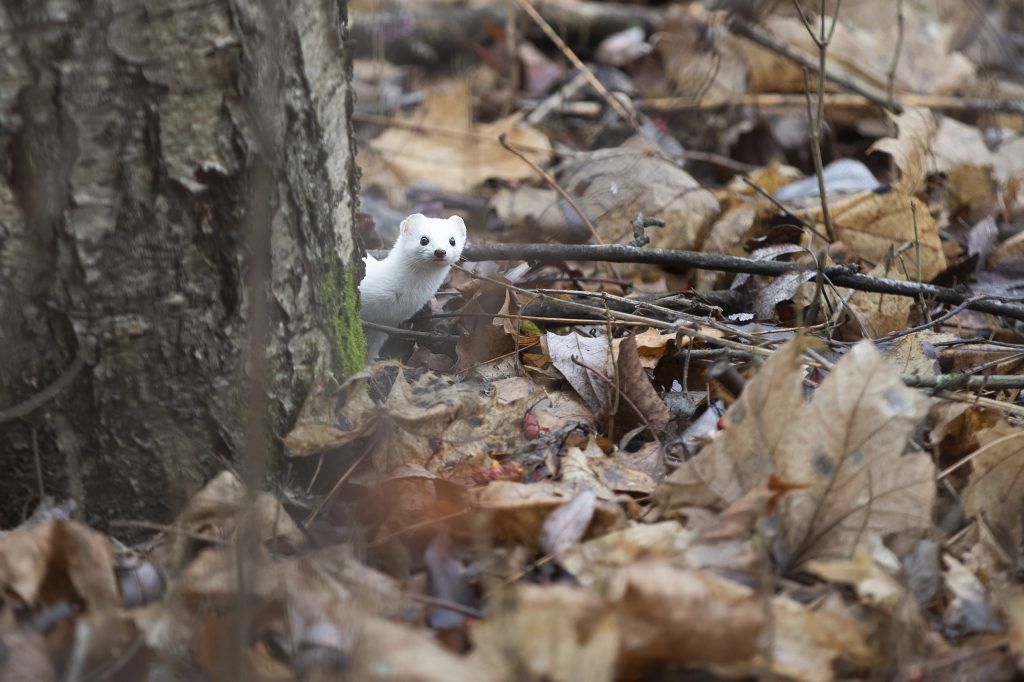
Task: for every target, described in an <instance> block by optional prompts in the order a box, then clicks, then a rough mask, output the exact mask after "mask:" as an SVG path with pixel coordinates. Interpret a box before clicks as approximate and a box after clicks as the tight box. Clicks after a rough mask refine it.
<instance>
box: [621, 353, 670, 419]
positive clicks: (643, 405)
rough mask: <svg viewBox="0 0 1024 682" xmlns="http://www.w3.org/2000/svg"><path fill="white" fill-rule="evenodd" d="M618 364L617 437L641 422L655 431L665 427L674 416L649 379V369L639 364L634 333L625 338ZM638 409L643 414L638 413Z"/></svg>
mask: <svg viewBox="0 0 1024 682" xmlns="http://www.w3.org/2000/svg"><path fill="white" fill-rule="evenodd" d="M616 364H617V366H618V372H617V375H616V376H617V379H618V386H619V390H620V391H621V392H622V398H623V399H622V400H620V401H619V410H618V413H617V414H616V415H615V434H616V436H621V435H622V434H624V433H627V432H628V431H629V430H631V429H632V428H633V427H635V426H638V425H639V424H641V423H643V424H646V425H648V426H650V427H651V428H652V429H653V430H654V432H655V433H657V432H658V431H661V430H662V429H664V428H665V426H666V425H667V424H668V422H669V420H670V419H672V415H671V414H670V413H669V411H668V407H666V406H665V401H664V400H662V399H661V396H659V395H658V392H657V391H656V390H655V388H654V386H653V385H652V384H651V380H650V379H649V378H647V371H646V370H645V369H644V368H643V365H642V364H641V363H640V356H639V354H638V352H637V347H636V339H634V338H633V337H632V336H627V337H625V338H624V339H623V340H622V343H621V344H620V346H619V356H618V358H617V359H616ZM634 408H635V409H634ZM637 410H639V411H640V414H637Z"/></svg>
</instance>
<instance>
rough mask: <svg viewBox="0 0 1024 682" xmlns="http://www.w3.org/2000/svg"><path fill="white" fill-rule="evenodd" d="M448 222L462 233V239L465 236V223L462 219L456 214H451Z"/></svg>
mask: <svg viewBox="0 0 1024 682" xmlns="http://www.w3.org/2000/svg"><path fill="white" fill-rule="evenodd" d="M448 222H449V223H451V224H452V225H454V226H455V229H456V230H458V231H459V234H460V235H462V238H463V239H465V238H466V223H465V222H464V221H463V220H462V218H460V217H459V216H457V215H453V216H452V217H450V218H448Z"/></svg>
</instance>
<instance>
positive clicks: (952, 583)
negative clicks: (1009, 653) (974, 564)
mask: <svg viewBox="0 0 1024 682" xmlns="http://www.w3.org/2000/svg"><path fill="white" fill-rule="evenodd" d="M942 561H943V563H944V564H945V565H946V569H945V570H944V571H943V573H942V579H943V583H944V584H945V587H946V590H948V592H949V597H950V599H949V603H948V604H946V610H945V613H944V614H943V620H944V621H945V624H946V626H947V627H949V628H951V630H952V632H954V633H957V634H975V633H978V632H1001V631H1002V630H1003V624H1002V622H1001V621H1000V619H999V616H998V615H997V614H996V612H995V609H993V608H992V606H991V605H990V604H989V603H988V599H987V594H986V593H987V591H986V589H985V586H984V585H982V583H981V581H980V580H978V577H977V576H976V575H974V573H972V572H971V570H970V569H969V568H967V567H966V566H964V565H963V564H962V563H960V562H959V561H957V560H956V559H954V558H953V557H952V556H950V555H949V554H944V555H943V556H942Z"/></svg>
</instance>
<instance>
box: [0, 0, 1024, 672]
mask: <svg viewBox="0 0 1024 682" xmlns="http://www.w3.org/2000/svg"><path fill="white" fill-rule="evenodd" d="M385 4H387V5H388V9H387V11H386V12H384V13H377V14H375V13H374V11H376V10H378V9H380V8H378V7H377V3H364V2H352V3H350V18H351V20H352V22H353V31H354V32H355V33H357V34H360V33H359V32H360V31H363V30H364V29H365V28H366V27H367V26H370V27H371V31H372V33H373V35H378V36H383V37H382V38H381V39H382V40H391V38H389V37H388V36H390V33H389V32H392V31H395V30H399V29H398V28H396V27H399V26H400V27H404V28H401V29H400V31H406V32H407V33H402V35H403V36H405V37H404V38H403V39H402V41H401V42H402V43H403V44H405V45H408V46H411V48H412V49H411V50H410V51H409V53H408V55H407V59H406V61H405V62H402V63H398V62H397V61H396V63H387V62H385V61H383V60H382V58H381V56H382V55H385V54H389V52H388V51H387V50H386V49H384V48H386V47H388V46H387V45H383V46H378V47H380V48H381V50H380V51H374V50H373V49H370V47H368V46H367V45H364V44H361V43H359V41H356V45H355V46H354V47H353V49H354V50H355V51H356V56H355V65H354V70H353V73H354V78H355V80H356V83H355V89H356V90H357V92H359V93H360V99H359V101H358V102H357V103H356V110H355V120H356V135H357V141H358V146H359V149H360V152H359V165H360V167H361V170H362V182H361V184H362V191H363V197H362V201H361V210H363V211H365V216H364V217H363V218H364V221H363V222H362V223H361V224H362V225H365V226H373V228H375V229H369V227H368V229H367V230H366V231H365V232H364V233H363V234H361V235H360V237H361V238H362V239H363V240H364V242H365V243H366V244H367V245H369V246H371V247H372V246H385V247H386V246H387V245H388V240H389V239H391V238H393V236H394V225H393V224H392V223H394V218H395V216H402V215H406V214H408V213H412V212H423V213H426V214H429V215H448V214H451V213H458V214H460V215H462V216H463V217H464V218H465V219H466V222H467V224H469V225H471V229H470V252H469V254H468V255H469V256H470V258H469V259H468V262H466V263H464V264H463V265H462V266H461V268H460V269H457V270H455V271H454V272H453V274H452V278H451V282H450V287H447V288H445V289H443V290H442V291H441V292H439V295H438V297H437V298H436V300H435V301H434V302H433V303H432V304H431V305H430V306H429V308H428V309H425V310H424V311H422V313H421V314H420V315H419V316H417V318H415V319H414V320H413V322H412V325H411V326H413V327H414V328H415V329H416V330H417V331H418V332H419V335H417V336H416V337H415V340H413V341H412V342H410V341H408V340H404V339H394V340H393V341H392V342H391V343H389V346H388V347H387V348H386V352H385V355H386V356H387V357H388V358H390V359H386V360H382V361H380V362H377V363H375V364H373V365H371V366H369V367H367V368H365V369H364V370H363V371H361V372H359V373H357V374H355V375H353V376H351V377H348V378H347V379H346V380H345V381H343V382H341V383H339V382H338V381H337V380H336V378H334V377H329V376H318V377H316V379H315V381H314V382H313V384H312V386H311V388H310V391H309V394H308V396H307V398H306V400H305V403H304V405H303V407H302V410H301V412H300V413H299V415H298V416H297V418H296V420H295V423H294V424H292V425H290V428H288V429H287V430H286V431H285V432H281V433H278V434H277V441H278V445H279V447H280V450H281V453H282V455H281V456H282V461H281V468H280V472H278V474H277V475H276V476H275V486H274V487H273V488H271V489H270V490H269V491H268V492H259V491H250V490H247V488H246V486H245V485H244V484H243V483H242V480H241V479H240V478H239V476H238V475H237V474H236V473H233V472H230V471H223V472H220V473H219V474H217V475H215V476H213V477H212V478H210V479H209V480H208V482H207V484H206V485H205V486H204V487H203V488H202V489H200V490H198V491H196V492H195V494H194V495H193V496H192V498H191V499H190V500H189V501H188V502H187V504H186V505H185V506H184V507H183V508H182V510H181V512H180V513H179V514H178V516H177V518H176V519H174V520H173V521H171V522H169V523H156V522H154V521H153V520H135V521H133V522H129V523H126V524H124V525H120V526H114V527H111V528H108V529H104V530H102V531H101V530H98V529H93V528H90V527H89V526H87V525H85V524H84V523H81V522H79V521H74V520H71V519H70V518H69V517H68V515H67V514H66V513H64V512H63V511H61V509H62V508H61V507H60V506H56V505H51V506H48V505H43V506H41V507H40V509H39V511H38V512H37V513H36V514H35V515H33V516H32V517H31V518H29V519H26V521H25V522H24V523H23V524H21V525H20V526H19V527H17V528H14V529H11V530H9V531H6V532H4V533H3V534H2V535H0V589H2V591H0V594H2V595H3V596H2V597H0V679H40V680H46V679H105V678H112V679H143V678H148V677H154V678H156V677H161V678H162V677H175V678H180V679H196V678H200V679H210V680H221V679H224V680H227V679H239V678H240V677H253V678H254V679H268V680H269V679H274V680H290V679H296V680H298V679H335V678H337V679H359V680H363V679H365V680H422V681H424V682H429V681H432V680H463V679H464V680H496V681H497V680H520V679H547V680H558V681H562V680H565V681H569V680H618V679H634V680H654V679H749V678H752V677H758V678H760V677H775V678H779V679H791V680H830V679H840V678H841V679H889V678H892V679H937V680H944V679H950V680H952V679H1012V678H1013V677H1014V676H1019V675H1020V674H1021V672H1022V671H1024V663H1022V661H1024V634H1022V633H1024V592H1022V590H1021V587H1020V579H1019V576H1020V575H1021V571H1022V570H1024V555H1022V547H1024V523H1022V519H1024V489H1022V486H1024V483H1022V481H1024V440H1022V438H1021V433H1022V431H1021V429H1020V422H1021V419H1022V416H1024V403H1022V400H1021V394H1020V387H1014V386H1015V384H1014V383H1013V382H1012V381H1010V382H1009V383H1007V382H1006V380H1007V379H1008V378H1009V379H1012V378H1014V377H1015V376H1019V375H1020V374H1021V373H1022V369H1024V344H1022V339H1021V328H1020V323H1019V322H1016V321H1014V320H1012V319H1011V318H1010V317H1007V316H1000V315H995V314H992V313H986V312H979V311H977V310H974V309H971V306H970V305H954V304H950V303H944V302H942V301H941V300H939V299H937V298H935V297H933V296H932V295H930V294H929V293H927V291H925V292H924V293H921V294H919V295H911V296H905V295H896V294H894V293H893V292H892V291H891V290H877V289H871V288H851V287H846V286H837V285H835V284H834V283H833V282H831V281H830V280H829V277H827V276H825V275H824V268H825V267H831V266H836V267H840V268H845V269H846V271H848V272H851V273H853V272H856V273H860V274H862V275H865V276H867V277H869V278H871V279H872V281H878V280H886V281H890V282H896V283H900V284H902V285H904V286H916V285H918V284H919V283H920V284H922V285H926V284H929V283H931V284H935V285H938V286H944V287H956V288H957V289H956V290H957V291H960V292H963V293H964V294H965V295H966V296H967V299H968V303H969V302H971V301H977V300H982V299H985V300H990V299H991V300H1001V301H1003V302H1006V303H1008V304H1014V303H1015V301H1018V298H1019V290H1020V288H1021V287H1022V286H1024V275H1022V273H1024V257H1022V254H1024V240H1022V238H1021V235H1022V228H1024V163H1022V162H1021V159H1022V158H1024V154H1022V153H1021V145H1020V140H1021V132H1022V131H1024V122H1022V117H1021V111H1020V107H1019V106H1017V107H1014V106H1013V103H1014V102H1017V103H1018V104H1019V101H1020V99H1021V97H1022V94H1024V88H1022V81H1021V78H1020V77H1019V61H1020V60H1019V56H1020V55H1019V54H1016V55H1015V54H1014V52H1013V51H1014V50H1016V48H1015V47H1013V46H1015V45H1020V44H1021V43H1022V39H1021V35H1022V34H1021V27H1020V22H1019V20H1018V18H1016V17H1015V15H1013V13H1012V11H1011V10H1010V9H1008V8H1009V4H1007V3H1002V4H999V3H995V4H993V5H992V7H991V8H988V9H986V10H985V12H986V14H985V15H984V16H982V15H981V14H980V12H981V11H982V10H981V9H980V8H978V7H974V6H973V5H974V4H973V3H959V2H953V1H952V0H949V1H948V2H945V1H943V2H937V3H901V5H905V6H904V7H903V11H904V15H903V19H902V21H899V22H898V21H897V18H896V14H895V7H894V3H891V2H883V0H866V1H864V2H859V3H849V6H847V3H843V4H842V6H841V9H840V14H839V23H838V25H837V29H836V32H835V34H834V37H833V42H832V43H831V44H830V46H829V51H828V53H827V70H828V72H829V74H830V79H829V82H828V83H827V86H826V88H825V98H826V101H825V107H824V111H825V121H824V124H825V126H824V128H825V138H824V140H823V150H822V151H823V156H824V157H825V158H824V161H825V162H827V165H825V166H824V169H823V178H822V182H823V183H824V185H825V187H826V196H827V199H828V203H829V218H830V222H831V223H832V225H833V227H834V229H835V236H836V241H835V242H834V243H831V244H829V243H826V241H825V240H824V239H822V235H823V234H825V215H824V209H823V208H822V205H821V198H820V197H819V196H818V193H819V181H818V180H819V179H818V177H817V176H816V173H815V172H814V166H813V163H812V162H811V155H810V154H809V151H808V149H809V147H808V145H809V143H810V126H809V124H808V120H807V115H808V111H807V109H808V107H807V101H806V99H805V95H806V93H805V91H804V74H803V71H802V69H801V67H800V66H799V65H798V64H796V63H795V62H794V61H793V60H792V59H790V58H788V57H785V56H784V55H783V51H782V50H780V49H778V48H777V47H772V43H771V40H770V38H771V37H774V38H775V39H776V40H779V41H782V44H783V45H789V46H792V47H793V48H794V49H796V50H797V51H799V52H800V53H801V54H803V55H804V56H805V57H807V58H808V59H810V60H811V61H812V63H815V62H816V60H817V56H818V54H817V48H816V47H815V45H814V43H813V40H812V39H811V37H810V36H809V35H808V33H807V30H806V28H805V26H804V24H803V22H802V21H801V18H800V16H799V14H798V12H797V11H796V10H795V9H794V8H793V7H792V6H790V4H789V3H756V4H757V5H758V7H759V8H760V11H753V12H749V13H746V12H744V11H742V8H740V7H739V5H741V4H742V3H725V2H705V3H703V4H701V3H682V4H677V5H676V6H672V7H668V8H665V7H660V6H652V7H646V6H641V5H630V6H628V8H626V9H624V6H618V5H615V4H613V3H597V2H577V3H536V4H537V5H538V7H540V12H541V15H540V16H541V18H542V19H544V18H545V17H547V19H546V20H552V17H556V18H557V22H555V23H557V24H558V26H559V27H560V30H561V29H564V30H565V32H566V33H565V36H566V38H567V43H566V45H568V47H567V48H564V50H565V51H564V50H563V49H562V48H559V47H557V46H554V45H552V44H551V43H550V42H548V41H547V40H546V39H545V38H544V33H543V31H542V30H541V31H538V30H535V29H536V28H537V26H538V23H537V20H536V19H534V18H531V16H530V15H529V14H528V13H526V12H523V13H521V14H517V13H516V12H517V11H518V9H517V10H515V11H512V12H511V14H510V10H509V7H512V4H511V3H510V4H509V7H504V6H503V7H502V8H500V9H501V13H500V19H499V20H495V19H494V16H495V15H493V14H489V13H488V12H490V10H489V9H488V5H487V3H475V4H472V5H467V6H466V7H454V8H453V6H452V4H451V3H446V2H429V3H427V2H423V3H409V2H402V1H400V0H395V2H393V3H385ZM762 4H763V5H764V6H763V7H761V5H762ZM803 4H804V5H811V4H814V3H803ZM371 5H372V6H371ZM521 5H522V3H515V6H516V7H517V8H520V7H521ZM829 5H830V6H832V4H831V3H829ZM815 9H817V8H810V9H808V8H806V7H805V10H806V11H810V12H813V11H815ZM388 12H392V13H388ZM435 14H436V16H443V17H445V21H448V22H449V28H451V29H452V30H449V31H445V32H443V35H442V36H441V37H440V38H439V37H438V34H437V32H432V31H430V30H429V27H430V26H431V25H432V24H431V21H432V20H433V17H434V16H435ZM510 17H511V18H510ZM813 19H816V17H812V22H811V23H812V24H813V23H814V21H813ZM598 20H599V21H598ZM976 21H984V22H985V25H986V26H987V30H986V31H963V30H961V29H962V27H964V26H971V25H974V24H973V22H976ZM591 22H597V23H593V24H592V23H591ZM598 26H601V28H600V29H599V30H598V29H597V28H596V27H598ZM744 26H748V28H747V29H743V27H744ZM751 26H752V27H753V29H750V28H749V27H751ZM455 27H457V28H458V30H454V28H455ZM758 30H761V31H763V32H762V33H758ZM897 32H902V33H901V34H900V35H901V37H899V36H898V34H897ZM360 35H365V33H362V34H360ZM752 35H767V36H768V37H769V40H767V41H766V40H763V39H759V40H758V41H755V40H753V39H752V38H751V37H750V36H752ZM993 41H994V42H993ZM364 42H365V41H364ZM896 44H902V49H901V51H900V53H899V55H898V59H895V60H894V53H893V46H894V45H896ZM994 45H995V46H997V47H998V49H993V46H994ZM450 50H455V51H459V52H461V53H462V54H463V55H464V58H461V61H460V62H459V63H460V64H461V67H460V68H459V69H457V70H455V71H445V70H444V69H443V68H441V65H440V64H439V63H437V62H436V58H437V55H439V54H447V53H448V51H450ZM567 50H572V51H574V54H578V56H579V57H580V58H581V59H583V61H584V62H585V63H586V64H587V65H588V67H587V68H588V69H589V73H584V72H582V71H581V70H580V68H579V67H578V66H576V65H575V64H574V63H573V62H571V61H570V60H568V59H567V54H566V51H567ZM1017 52H1019V50H1017ZM409 55H411V56H409ZM431 55H433V56H431ZM890 74H891V75H890ZM981 74H985V75H984V76H983V75H981ZM595 83H597V84H600V86H601V87H600V88H598V87H595ZM850 83H853V85H855V86H856V89H855V90H851V89H850V87H849V84H850ZM808 84H809V85H810V86H811V93H810V95H811V99H812V104H814V103H815V102H813V100H814V99H815V98H816V94H815V92H814V91H815V88H816V75H815V74H814V73H811V74H809V83H808ZM890 89H891V91H892V93H893V94H892V96H891V100H892V101H891V102H890V101H889V98H888V96H885V95H879V94H878V93H887V92H888V91H889V90H890ZM864 93H867V94H864ZM872 93H874V94H872ZM616 103H617V105H618V106H616ZM620 108H621V110H622V111H619V109H620ZM811 109H812V114H813V107H811ZM885 109H890V110H891V113H884V110H885ZM897 110H898V112H899V113H897ZM622 112H625V113H626V114H627V115H626V117H625V118H623V117H622ZM502 134H503V135H504V136H505V137H504V140H505V145H507V146H503V145H502V143H501V142H499V140H498V136H499V135H502ZM509 148H511V150H513V151H509ZM537 168H541V169H542V170H543V171H544V174H541V173H538V172H537ZM652 218H653V219H660V220H661V221H664V222H665V225H664V226H654V225H655V224H652V223H651V222H650V220H649V219H652ZM588 223H589V224H591V225H593V226H594V229H595V231H596V235H597V237H598V238H599V239H600V240H601V241H603V242H606V243H609V244H629V243H636V244H646V247H644V248H672V249H686V250H693V251H700V252H703V253H706V254H712V255H714V254H727V255H731V256H738V257H742V258H747V259H749V260H750V261H751V262H754V263H760V264H765V263H776V264H786V263H788V264H791V265H796V266H798V267H797V268H796V269H793V270H790V271H789V272H787V273H785V274H783V275H782V276H767V275H764V274H757V273H758V272H762V273H763V272H764V271H763V270H750V271H749V272H747V271H743V272H739V273H735V272H731V271H730V272H723V271H720V270H715V269H704V270H680V269H679V268H672V267H665V268H659V267H657V266H654V265H637V264H635V263H634V264H629V263H614V264H612V263H593V262H586V261H577V260H573V259H564V258H560V257H557V256H550V257H544V258H541V259H539V260H538V259H527V261H528V262H526V263H523V264H519V265H517V264H515V263H505V262H490V261H480V260H475V259H473V258H472V257H471V256H472V247H473V246H474V245H475V244H478V243H483V242H500V243H505V244H516V243H519V242H531V243H537V244H552V245H554V244H558V243H576V242H585V241H591V240H592V239H593V238H594V234H592V233H591V231H590V227H588ZM631 240H633V241H632V242H631ZM829 272H834V271H833V270H830V271H829ZM992 297H1002V298H995V299H993V298H992ZM716 363H719V367H721V363H724V364H725V366H726V367H727V368H728V369H729V370H731V371H727V372H725V373H724V374H723V373H721V372H717V371H712V370H711V368H712V367H713V366H715V364H716ZM907 377H913V378H914V379H916V380H917V381H918V382H920V381H921V380H927V381H926V385H927V386H928V387H927V388H924V389H917V388H909V387H908V386H907V385H906V384H907V381H906V379H907ZM968 379H980V380H981V381H976V382H975V383H974V384H971V385H970V386H971V387H970V388H968V384H966V383H964V382H965V381H966V380H968ZM997 379H998V380H1000V381H1002V382H1003V383H1002V384H999V386H1007V385H1008V386H1010V387H1009V388H1003V387H999V388H993V386H996V383H995V382H996V380H997ZM990 380H991V381H992V382H993V384H992V386H989V385H987V384H986V383H985V382H987V381H990ZM1020 386H1024V382H1022V383H1021V384H1020ZM165 521H166V520H165ZM143 536H144V537H143ZM126 542H130V543H131V544H125V543H126ZM147 675H148V677H147Z"/></svg>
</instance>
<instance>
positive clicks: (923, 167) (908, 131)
mask: <svg viewBox="0 0 1024 682" xmlns="http://www.w3.org/2000/svg"><path fill="white" fill-rule="evenodd" d="M893 118H894V120H895V121H896V126H897V127H898V128H899V134H898V135H897V136H896V137H886V138H883V139H881V140H878V141H877V142H875V143H874V144H873V145H871V146H870V147H869V148H868V152H875V151H878V152H885V153H886V154H888V155H889V156H891V157H892V159H893V161H894V162H895V163H896V167H897V168H899V169H900V179H899V181H898V182H896V183H895V184H894V185H893V186H894V187H895V189H896V190H897V191H899V192H900V193H901V194H904V195H907V196H913V195H914V194H916V193H917V192H918V191H919V190H920V189H921V188H923V187H924V179H925V177H926V176H927V175H928V166H929V161H930V159H929V152H930V151H931V148H932V141H933V140H934V139H935V133H936V132H937V131H938V126H937V125H936V123H935V116H934V115H933V114H932V112H931V111H929V110H928V109H921V108H916V107H910V108H907V109H905V110H904V111H903V113H902V114H900V115H898V116H895V117H893Z"/></svg>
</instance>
